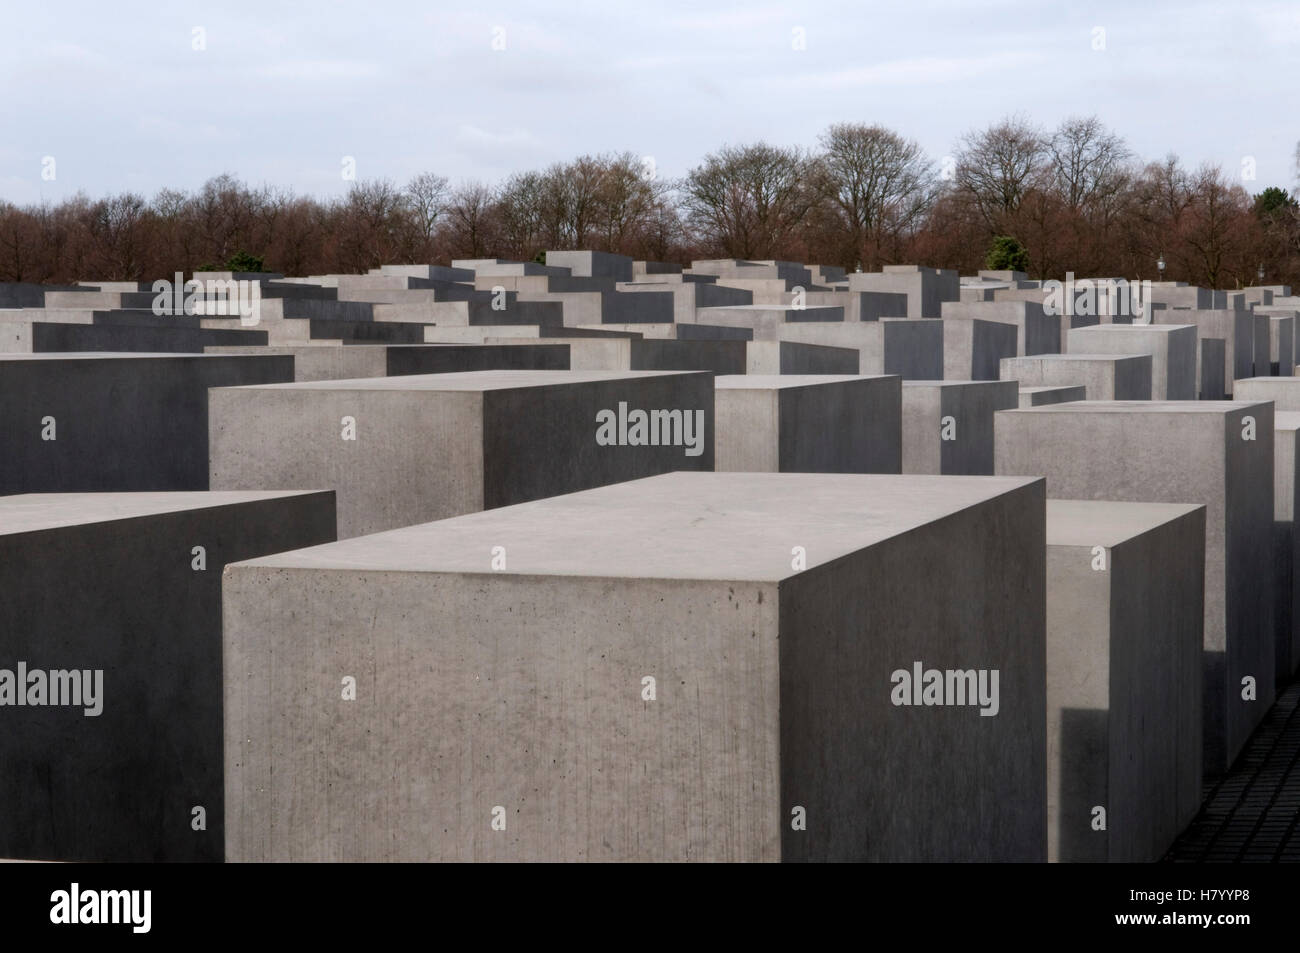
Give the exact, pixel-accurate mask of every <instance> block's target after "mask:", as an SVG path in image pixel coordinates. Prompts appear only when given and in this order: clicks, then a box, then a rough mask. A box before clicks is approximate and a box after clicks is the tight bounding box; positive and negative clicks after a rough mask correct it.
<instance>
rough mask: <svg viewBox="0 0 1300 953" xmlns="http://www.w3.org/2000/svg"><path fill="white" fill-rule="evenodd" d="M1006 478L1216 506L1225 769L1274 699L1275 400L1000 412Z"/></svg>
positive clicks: (1220, 733)
mask: <svg viewBox="0 0 1300 953" xmlns="http://www.w3.org/2000/svg"><path fill="white" fill-rule="evenodd" d="M904 439H905V440H906V437H904ZM904 450H906V443H904ZM996 470H997V472H998V473H1000V474H1031V475H1035V476H1046V477H1047V486H1048V492H1049V493H1051V494H1052V496H1053V497H1063V498H1070V499H1090V500H1129V501H1134V502H1149V503H1158V502H1164V503H1196V504H1205V505H1206V507H1207V513H1206V559H1205V646H1204V648H1205V651H1204V665H1205V694H1204V712H1205V729H1204V741H1205V745H1204V755H1203V764H1204V768H1205V771H1206V773H1207V774H1209V775H1216V774H1221V773H1222V772H1223V771H1225V770H1226V769H1227V767H1228V766H1229V765H1230V764H1231V762H1232V759H1233V758H1234V757H1235V756H1236V755H1237V753H1238V752H1239V751H1240V750H1241V747H1242V745H1243V744H1245V741H1246V739H1247V737H1249V735H1250V732H1251V730H1252V729H1254V727H1255V726H1256V725H1257V724H1258V723H1259V720H1260V719H1261V718H1262V717H1263V715H1264V712H1265V711H1267V709H1268V706H1269V705H1270V704H1271V703H1272V700H1273V681H1274V677H1273V673H1274V665H1275V658H1274V637H1273V633H1274V624H1273V602H1274V598H1273V586H1274V577H1273V568H1272V565H1271V563H1272V559H1273V547H1272V546H1270V545H1267V544H1266V543H1264V542H1263V541H1265V540H1269V539H1272V537H1273V479H1274V476H1273V406H1272V404H1269V403H1259V402H1249V401H1219V402H1214V403H1210V402H1206V401H1080V402H1077V403H1072V404H1055V405H1050V406H1047V407H1035V408H1033V409H1030V410H1015V411H1008V412H1006V413H1001V414H998V415H997V421H996ZM1247 679H1249V682H1246V681H1245V680H1247Z"/></svg>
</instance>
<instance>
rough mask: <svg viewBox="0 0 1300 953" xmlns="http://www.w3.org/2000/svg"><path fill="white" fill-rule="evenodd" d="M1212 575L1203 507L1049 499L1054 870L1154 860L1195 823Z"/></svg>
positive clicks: (1050, 811)
mask: <svg viewBox="0 0 1300 953" xmlns="http://www.w3.org/2000/svg"><path fill="white" fill-rule="evenodd" d="M1204 579H1205V507H1204V506H1196V505H1190V504H1179V503H1117V502H1099V501H1094V500H1056V499H1049V500H1048V501H1047V818H1048V834H1047V843H1048V849H1047V850H1048V859H1049V860H1052V861H1067V862H1092V863H1096V862H1106V861H1115V862H1122V863H1153V862H1155V861H1157V860H1159V859H1160V858H1161V857H1162V856H1163V855H1164V854H1165V852H1166V851H1167V850H1168V849H1169V846H1170V845H1171V844H1172V843H1173V840H1174V838H1175V837H1176V836H1177V835H1178V834H1179V833H1180V832H1181V831H1182V830H1183V829H1184V828H1185V827H1186V826H1187V825H1188V824H1189V823H1190V822H1191V820H1192V818H1193V817H1195V815H1196V812H1197V810H1198V808H1199V807H1200V803H1201V720H1202V711H1201V678H1202V672H1201V637H1202V632H1201V627H1202V624H1203V611H1204V607H1203V605H1202V599H1203V592H1204V590H1203V586H1204ZM1098 809H1100V811H1101V812H1103V813H1099V812H1098ZM1099 821H1100V822H1103V823H1099Z"/></svg>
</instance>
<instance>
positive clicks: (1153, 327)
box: [1070, 324, 1196, 334]
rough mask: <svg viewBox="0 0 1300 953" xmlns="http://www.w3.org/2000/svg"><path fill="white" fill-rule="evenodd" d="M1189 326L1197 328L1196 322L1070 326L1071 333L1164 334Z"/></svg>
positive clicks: (1193, 328)
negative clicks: (1120, 332)
mask: <svg viewBox="0 0 1300 953" xmlns="http://www.w3.org/2000/svg"><path fill="white" fill-rule="evenodd" d="M1187 328H1190V329H1192V330H1193V331H1195V330H1196V325H1194V324H1088V325H1084V326H1083V327H1081V328H1070V333H1071V334H1076V333H1078V332H1079V331H1090V332H1097V331H1125V332H1128V331H1159V332H1160V333H1162V334H1168V333H1169V332H1171V331H1182V330H1185V329H1187Z"/></svg>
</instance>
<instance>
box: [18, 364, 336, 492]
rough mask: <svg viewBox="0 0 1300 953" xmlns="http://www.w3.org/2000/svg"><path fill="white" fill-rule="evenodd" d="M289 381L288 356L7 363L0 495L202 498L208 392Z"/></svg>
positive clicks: (206, 461)
mask: <svg viewBox="0 0 1300 953" xmlns="http://www.w3.org/2000/svg"><path fill="white" fill-rule="evenodd" d="M292 380H293V358H292V357H289V356H287V355H281V356H272V355H265V356H263V355H254V356H242V355H241V356H224V355H216V354H209V355H204V354H188V355H176V354H162V355H159V354H129V355H128V354H108V355H105V354H27V355H5V356H3V357H0V493H36V492H41V493H43V492H73V491H100V490H121V491H142V490H206V489H207V488H208V388H210V387H213V388H216V387H227V386H233V385H239V384H271V383H277V382H281V381H292ZM318 483H319V481H310V482H308V483H306V484H301V486H304V487H306V486H315V485H318Z"/></svg>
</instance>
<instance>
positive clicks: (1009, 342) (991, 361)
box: [942, 318, 1018, 381]
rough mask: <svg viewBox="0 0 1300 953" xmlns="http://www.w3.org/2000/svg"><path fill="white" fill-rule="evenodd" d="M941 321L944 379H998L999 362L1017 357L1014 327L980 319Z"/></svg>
mask: <svg viewBox="0 0 1300 953" xmlns="http://www.w3.org/2000/svg"><path fill="white" fill-rule="evenodd" d="M942 320H943V377H944V380H951V381H996V380H999V377H998V369H999V362H1000V361H1002V360H1003V358H1008V357H1015V356H1016V352H1017V346H1016V335H1017V333H1018V332H1017V330H1016V328H1015V326H1014V325H1011V324H1008V323H1005V322H1002V321H984V320H981V319H979V318H944V319H942Z"/></svg>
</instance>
